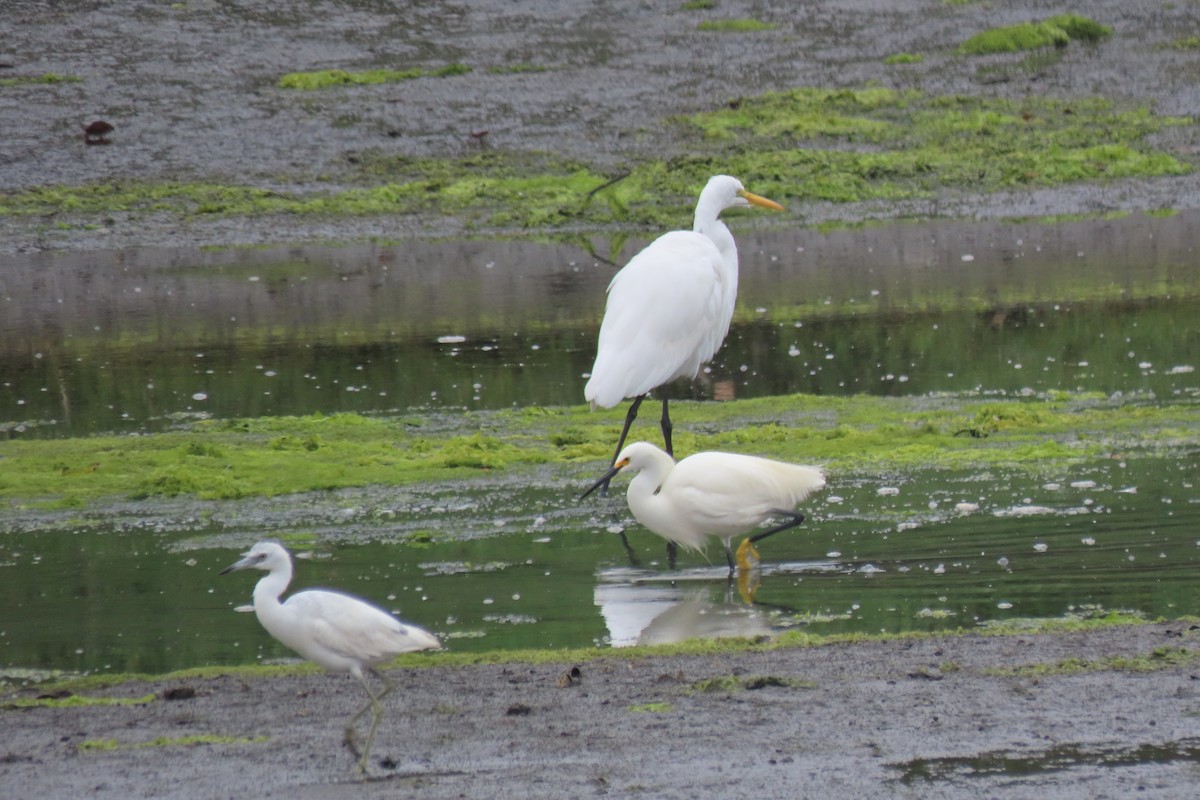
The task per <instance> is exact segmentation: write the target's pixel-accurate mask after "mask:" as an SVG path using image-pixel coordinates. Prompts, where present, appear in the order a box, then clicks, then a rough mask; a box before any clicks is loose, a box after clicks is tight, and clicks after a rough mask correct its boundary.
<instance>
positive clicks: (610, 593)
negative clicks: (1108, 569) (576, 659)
mask: <svg viewBox="0 0 1200 800" xmlns="http://www.w3.org/2000/svg"><path fill="white" fill-rule="evenodd" d="M628 572H629V571H628V570H607V571H605V572H603V573H602V574H601V576H600V581H599V582H598V583H597V584H596V589H595V603H596V605H597V606H599V607H600V613H601V614H603V615H604V624H605V625H606V626H607V627H608V635H609V641H610V643H611V644H612V646H613V647H632V646H634V645H642V644H671V643H672V642H682V641H685V640H687V639H697V638H699V639H722V638H729V637H746V638H753V637H756V636H763V635H768V634H770V633H771V632H772V628H771V626H770V624H769V623H768V621H767V619H766V614H765V612H763V611H762V610H761V609H757V608H755V607H754V606H753V605H747V604H744V603H742V602H741V599H740V598H737V593H736V592H735V591H733V587H732V586H731V585H729V582H728V581H727V580H726V577H725V575H724V574H722V575H721V576H720V577H719V578H715V579H714V580H713V583H720V584H721V589H720V590H719V591H721V592H723V593H724V595H725V597H724V599H723V600H722V601H719V602H717V601H714V600H712V599H711V595H712V594H713V590H712V589H711V588H710V587H709V586H700V587H697V586H695V585H694V583H691V582H690V581H681V582H680V583H675V582H672V583H663V582H642V581H637V580H631V578H632V576H630V575H628V574H627V573H628ZM708 572H709V573H711V572H712V571H711V570H709V571H708ZM721 572H722V573H724V572H725V571H724V570H721ZM710 577H711V576H710ZM613 580H621V581H623V582H620V583H612V582H610V581H613ZM731 595H732V596H731ZM734 598H737V599H736V600H735V599H734Z"/></svg>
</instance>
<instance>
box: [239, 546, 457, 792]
mask: <svg viewBox="0 0 1200 800" xmlns="http://www.w3.org/2000/svg"><path fill="white" fill-rule="evenodd" d="M240 569H260V570H264V571H265V572H266V573H267V574H266V575H265V576H263V577H262V578H260V579H259V581H258V583H257V584H256V585H255V587H254V613H255V615H256V616H257V617H258V621H259V622H260V623H262V626H263V627H264V628H266V629H267V633H269V634H271V635H272V636H274V637H275V638H276V639H278V640H279V641H280V642H281V643H283V644H284V645H287V646H288V647H290V648H291V649H292V650H295V651H296V652H297V653H299V654H300V655H302V656H304V657H305V658H307V659H308V660H309V661H312V662H314V663H316V664H318V665H320V666H322V667H324V668H325V669H327V670H329V671H331V672H349V673H350V674H351V675H353V676H354V677H355V678H356V679H358V682H359V683H361V684H362V687H363V689H364V690H366V692H367V697H368V698H370V699H369V700H367V703H366V705H364V706H363V707H362V708H360V709H359V710H358V711H356V712H355V713H354V716H352V717H351V718H350V720H349V722H347V723H346V731H345V743H346V745H347V746H348V747H349V748H350V750H351V752H355V753H357V746H356V743H355V735H354V725H355V723H356V722H358V720H359V719H360V718H361V717H362V715H363V714H365V713H367V710H368V709H370V710H371V711H372V717H371V731H370V733H369V734H367V742H366V745H365V746H364V747H363V749H362V754H361V756H360V758H359V762H358V768H359V770H360V771H364V770H366V768H367V756H368V754H369V753H370V752H371V742H372V741H374V739H375V729H376V728H377V727H378V726H379V717H380V715H381V714H382V713H383V707H382V706H381V705H380V701H381V700H383V698H384V697H386V696H387V695H388V694H389V693H390V692H391V691H392V690H393V689H394V688H395V684H394V683H392V682H391V681H390V680H388V679H387V677H386V676H385V675H384V674H383V673H382V672H380V671H378V670H377V669H375V665H376V664H381V663H383V662H385V661H388V660H390V659H392V658H395V657H396V656H398V655H399V654H401V653H409V652H412V651H414V650H429V649H434V648H439V647H441V646H442V645H441V642H439V641H438V639H437V637H436V636H434V635H433V634H431V633H428V632H427V631H424V630H421V629H420V628H418V627H416V626H413V625H408V624H406V623H403V622H401V621H400V620H398V619H396V618H395V617H393V616H392V615H391V614H389V613H388V612H386V611H384V610H383V609H382V608H379V607H377V606H373V605H371V604H370V603H368V602H366V601H365V600H361V599H359V598H357V597H353V596H351V595H348V594H343V593H341V592H334V591H329V590H325V589H306V590H304V591H301V592H296V593H295V594H293V595H292V596H291V597H289V598H288V599H287V601H286V602H283V603H280V602H279V596H280V595H282V594H283V592H284V591H285V590H286V589H287V587H288V584H289V583H291V580H292V558H291V556H290V555H289V554H288V551H287V550H286V549H284V547H283V545H281V544H279V542H275V541H264V542H259V543H258V544H256V545H254V547H251V548H250V550H249V551H248V552H246V553H244V554H243V558H242V560H241V561H238V562H237V563H236V564H231V565H230V566H228V567H226V568H225V569H223V570H221V574H222V575H224V574H226V573H228V572H234V571H236V570H240ZM367 673H369V674H371V675H374V676H375V677H376V678H378V679H379V680H380V681H381V682H382V683H383V686H384V688H383V690H382V691H381V692H379V694H375V693H374V692H372V691H371V686H370V684H369V683H368V682H367V677H366V676H367Z"/></svg>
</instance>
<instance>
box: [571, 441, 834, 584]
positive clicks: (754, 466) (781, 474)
mask: <svg viewBox="0 0 1200 800" xmlns="http://www.w3.org/2000/svg"><path fill="white" fill-rule="evenodd" d="M625 470H631V471H633V472H636V473H637V475H636V476H634V478H633V480H632V481H630V482H629V490H628V492H627V493H626V495H625V497H626V500H627V501H628V503H629V510H630V511H632V512H633V516H634V517H635V518H636V519H637V521H638V522H640V523H642V524H643V525H645V526H646V527H647V528H649V529H650V530H651V531H653V532H654V533H657V534H658V535H659V536H661V537H663V538H664V539H666V540H667V541H668V542H671V543H674V544H678V545H682V546H684V547H686V548H688V549H691V550H699V549H700V548H701V547H702V546H703V545H704V543H705V540H706V539H708V537H710V536H716V537H717V538H718V539H720V540H721V541H722V543H724V545H725V559H726V561H728V562H729V571H730V573H731V574H732V573H733V571H734V569H735V567H736V563H735V561H734V557H733V550H732V548H731V547H730V540H731V539H733V537H735V536H737V535H738V534H740V533H745V532H746V531H748V530H750V529H751V528H753V527H755V526H756V525H760V524H762V523H763V522H766V521H767V520H769V519H771V518H772V517H788V518H789V520H788V521H787V522H784V523H782V524H780V525H777V526H775V527H774V528H770V529H768V530H765V531H760V532H758V533H755V534H754V535H752V536H750V537H749V538H748V539H747V540H746V542H745V543H743V544H742V547H741V548H739V549H738V555H739V561H741V560H742V558H743V553H744V550H745V549H748V550H749V551H750V552H754V551H753V548H754V543H755V542H758V541H761V540H763V539H765V538H766V537H768V536H770V535H772V534H775V533H779V532H780V531H784V530H787V529H788V528H794V527H795V526H797V525H799V524H800V523H801V522H803V521H804V515H803V514H801V513H799V512H798V511H796V510H795V508H796V506H797V505H799V504H800V503H802V502H804V500H805V499H806V498H808V496H809V495H811V494H812V493H813V492H816V491H818V490H820V489H822V488H824V487H825V476H824V475H823V474H822V472H821V470H820V469H818V468H817V467H806V466H800V465H798V464H785V463H783V462H782V461H772V460H770V459H767V458H758V457H757V456H745V455H738V454H736V453H717V452H707V453H696V454H694V455H690V456H688V457H687V458H685V459H683V460H682V461H680V462H679V463H678V464H676V463H675V459H673V458H671V456H669V455H667V454H666V453H664V452H663V451H662V450H660V449H659V448H657V447H655V446H654V445H652V444H650V443H648V442H634V443H633V444H631V445H629V446H628V447H626V448H625V449H624V450H622V451H621V453H620V454H619V455H618V456H617V461H616V463H615V464H613V466H612V469H610V470H609V471H608V472H607V473H606V474H605V475H604V477H603V478H601V479H600V480H598V481H596V482H595V483H594V484H592V487H591V488H590V489H588V490H587V491H586V492H584V495H583V496H584V497H587V496H588V495H589V494H591V493H592V492H593V491H595V490H596V489H597V488H598V487H600V486H601V485H604V484H606V483H607V482H608V481H610V480H612V478H613V476H615V475H616V474H617V473H618V472H622V471H625ZM754 555H755V556H757V553H754Z"/></svg>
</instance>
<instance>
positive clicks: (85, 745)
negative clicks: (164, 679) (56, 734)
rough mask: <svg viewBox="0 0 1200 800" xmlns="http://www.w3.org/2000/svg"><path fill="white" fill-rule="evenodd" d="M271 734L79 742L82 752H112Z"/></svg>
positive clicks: (253, 740) (246, 740)
mask: <svg viewBox="0 0 1200 800" xmlns="http://www.w3.org/2000/svg"><path fill="white" fill-rule="evenodd" d="M268 741H270V737H269V736H217V735H215V734H211V733H198V734H192V735H190V736H159V737H157V738H154V739H150V740H149V741H145V742H121V741H119V740H117V739H85V740H84V741H82V742H80V743H79V750H80V751H81V752H88V751H91V752H111V751H113V750H137V749H142V748H147V747H196V746H198V745H220V744H263V743H265V742H268Z"/></svg>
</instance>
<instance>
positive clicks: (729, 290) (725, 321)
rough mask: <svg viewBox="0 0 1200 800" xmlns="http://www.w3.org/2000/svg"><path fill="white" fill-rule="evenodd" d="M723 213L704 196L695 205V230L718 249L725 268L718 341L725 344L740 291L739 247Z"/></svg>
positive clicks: (723, 271)
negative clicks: (723, 220) (720, 215)
mask: <svg viewBox="0 0 1200 800" xmlns="http://www.w3.org/2000/svg"><path fill="white" fill-rule="evenodd" d="M722 210H723V209H722V208H720V207H719V206H718V205H717V204H716V203H714V202H712V200H711V198H709V197H705V196H704V194H701V195H700V201H699V202H698V203H696V221H695V223H694V224H693V226H692V230H694V231H695V232H696V233H699V234H703V235H704V236H707V237H708V238H709V239H710V240H711V241H712V243H713V244H715V245H716V246H717V252H718V253H720V254H721V263H722V265H723V266H724V269H723V270H722V272H721V323H720V338H719V339H718V342H720V341H723V340H724V339H725V334H726V333H728V332H729V323H730V322H731V321H732V320H733V307H734V305H735V304H736V303H737V291H738V252H737V245H736V244H735V243H734V241H733V234H732V233H730V232H729V228H727V227H725V223H724V222H722V221H721V219H720V217H718V216H717V215H718V214H720V213H721V211H722Z"/></svg>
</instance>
